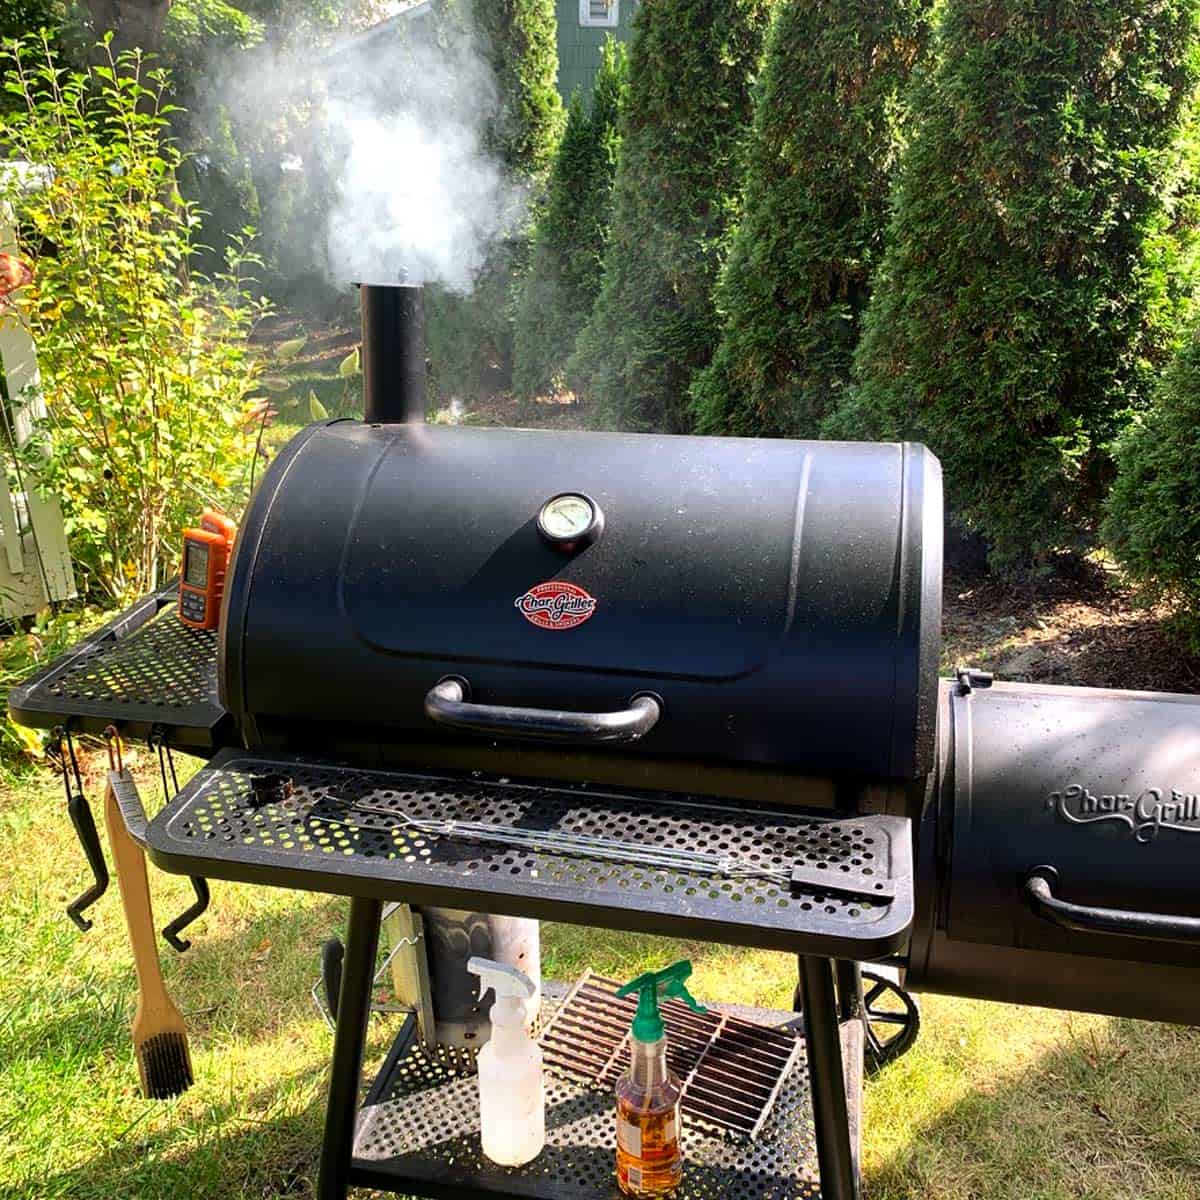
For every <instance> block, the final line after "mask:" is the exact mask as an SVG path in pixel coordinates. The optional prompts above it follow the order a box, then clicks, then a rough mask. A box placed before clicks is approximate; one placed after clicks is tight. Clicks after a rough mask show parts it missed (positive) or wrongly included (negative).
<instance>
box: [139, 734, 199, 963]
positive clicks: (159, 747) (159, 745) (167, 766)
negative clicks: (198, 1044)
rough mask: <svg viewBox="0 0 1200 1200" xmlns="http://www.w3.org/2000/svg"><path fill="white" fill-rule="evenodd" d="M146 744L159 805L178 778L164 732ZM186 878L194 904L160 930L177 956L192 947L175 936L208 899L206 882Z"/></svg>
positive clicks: (168, 796)
mask: <svg viewBox="0 0 1200 1200" xmlns="http://www.w3.org/2000/svg"><path fill="white" fill-rule="evenodd" d="M150 745H151V746H153V747H154V749H155V750H156V751H157V752H158V773H159V776H160V778H161V779H162V789H163V803H164V804H165V803H167V802H168V801H169V800H170V799H171V797H172V796H174V795H176V794H177V793H178V791H179V778H178V776H177V775H176V774H175V756H174V755H173V754H172V753H171V744H170V742H168V741H167V735H166V731H165V730H163V729H160V728H158V727H157V726H156V727H155V728H154V729H152V730H151V731H150ZM168 774H169V781H168ZM190 879H191V883H192V891H194V892H195V893H196V899H195V901H194V902H193V903H192V904H190V905H189V906H188V907H187V908H185V909H184V910H183V912H181V913H180V914H179V916H177V917H176V918H175V920H173V921H172V922H171V923H170V924H168V925H164V926H163V930H162V935H163V937H164V938H165V939H166V941H167V944H168V945H169V946H170V947H171V949H172V950H175V951H176V952H177V953H179V954H182V953H183V952H184V951H185V950H187V949H189V948H190V946H191V944H192V943H191V942H190V941H189V940H188V939H187V938H182V937H180V936H179V935H180V934H181V933H182V932H183V931H184V930H185V929H186V928H187V927H188V926H189V925H190V924H191V923H192V922H193V921H195V920H196V919H197V918H198V917H201V916H203V915H204V913H205V912H207V911H208V905H209V902H210V900H211V899H212V896H211V894H210V892H209V890H208V880H207V879H202V878H201V877H200V876H199V875H192V876H190Z"/></svg>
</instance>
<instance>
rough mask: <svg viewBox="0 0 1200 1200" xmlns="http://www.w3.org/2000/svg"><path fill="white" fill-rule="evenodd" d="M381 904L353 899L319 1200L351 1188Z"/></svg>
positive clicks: (339, 1196)
mask: <svg viewBox="0 0 1200 1200" xmlns="http://www.w3.org/2000/svg"><path fill="white" fill-rule="evenodd" d="M382 913H383V904H382V902H381V901H379V900H367V899H364V898H363V897H361V896H355V897H354V898H353V899H352V900H351V901H350V924H349V928H348V929H347V932H346V957H345V959H344V961H343V963H342V988H341V993H340V995H339V997H338V1006H337V1027H336V1029H335V1030H334V1035H333V1065H332V1066H331V1068H330V1071H329V1098H328V1101H327V1107H326V1109H325V1141H324V1143H323V1145H322V1146H321V1177H320V1182H319V1183H318V1184H317V1200H345V1197H346V1191H347V1189H348V1188H349V1186H350V1159H351V1156H352V1154H353V1151H354V1122H355V1118H356V1117H357V1115H358V1084H359V1080H360V1079H361V1077H362V1062H363V1044H364V1043H365V1042H366V1038H367V1020H368V1018H369V1017H370V1015H371V984H372V981H373V980H374V977H375V954H376V951H377V950H378V949H379V919H380V917H381V916H382Z"/></svg>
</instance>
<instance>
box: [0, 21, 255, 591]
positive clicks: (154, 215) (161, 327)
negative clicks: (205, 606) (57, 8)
mask: <svg viewBox="0 0 1200 1200" xmlns="http://www.w3.org/2000/svg"><path fill="white" fill-rule="evenodd" d="M8 54H9V57H8V61H7V62H6V64H5V65H6V67H8V69H9V77H10V83H9V85H8V86H9V89H10V91H11V92H12V94H13V95H14V96H15V97H16V98H17V99H18V100H19V101H20V107H19V108H17V109H15V110H13V111H12V112H9V113H7V114H5V115H4V116H3V118H2V119H0V139H2V140H3V142H4V143H5V144H6V145H7V147H8V148H9V150H8V152H9V154H10V155H11V156H12V157H14V158H19V159H24V160H27V161H28V162H29V163H32V164H35V166H34V167H33V169H32V171H31V172H26V173H20V172H17V171H13V170H10V171H8V172H7V173H6V174H5V175H4V176H3V177H2V197H3V199H4V200H6V201H7V202H9V203H10V204H12V205H13V206H14V208H15V209H16V210H17V212H18V214H19V216H20V239H21V244H20V247H19V250H20V252H21V255H22V257H23V258H25V259H26V260H28V261H30V262H31V263H33V266H34V278H33V282H32V283H31V284H30V285H29V286H28V287H26V288H24V289H23V290H22V291H20V292H18V293H17V294H16V310H17V314H18V316H19V318H20V319H21V320H22V321H24V322H25V323H26V324H27V325H28V327H29V329H30V332H31V333H32V335H33V338H34V340H35V342H36V344H37V348H38V359H39V363H40V366H41V373H42V390H43V394H44V399H45V404H46V410H47V415H46V417H45V418H44V419H43V420H41V421H40V422H39V423H38V428H37V436H35V438H34V439H33V441H32V442H31V443H29V447H28V453H29V454H30V456H31V459H32V461H33V462H34V463H35V464H36V466H37V469H38V471H39V473H40V476H41V479H42V481H43V484H44V486H45V488H46V489H47V490H48V491H49V492H51V493H53V494H54V495H56V496H58V497H59V498H60V500H61V501H62V505H63V511H64V514H65V516H66V521H67V533H68V537H69V540H70V545H71V550H72V553H73V554H74V556H75V560H76V565H77V567H78V568H79V569H80V570H81V572H82V575H83V577H84V580H85V583H86V586H87V588H88V590H90V591H92V592H93V593H98V594H101V595H103V596H105V597H107V598H109V599H111V600H114V601H117V600H122V599H124V598H127V597H128V596H129V595H131V594H135V593H141V592H144V591H147V590H149V589H150V588H152V587H155V586H157V585H158V584H160V583H161V582H163V580H164V579H165V578H166V577H168V576H169V575H170V574H171V573H172V572H173V570H174V568H175V566H176V564H177V554H178V547H179V540H180V539H179V532H180V529H181V528H182V526H183V525H184V524H185V523H186V522H187V520H188V519H189V518H192V517H193V516H194V515H195V514H196V512H197V511H198V510H199V509H200V508H201V507H202V505H204V504H205V503H211V504H221V505H225V506H226V507H229V506H232V505H233V504H234V503H235V501H236V500H237V499H239V498H241V497H239V496H238V489H239V486H241V485H242V484H243V481H244V472H245V470H246V468H247V467H248V466H249V462H248V455H247V450H248V445H249V440H250V436H251V435H250V434H249V433H248V432H247V429H246V424H247V420H248V418H249V417H250V415H251V413H252V411H253V409H252V406H251V405H249V404H248V403H247V400H246V397H247V393H248V392H249V391H250V390H251V389H252V387H253V385H254V382H255V377H256V375H257V372H258V365H257V363H256V361H255V359H254V358H253V357H251V355H250V354H249V352H248V348H247V344H246V338H247V335H248V333H249V331H250V328H251V326H252V324H253V322H254V320H255V318H256V317H257V316H258V315H259V313H260V312H261V311H262V310H261V306H260V305H259V304H257V303H256V302H254V301H252V300H251V299H250V297H249V296H248V294H247V292H246V290H245V287H244V285H243V282H242V280H241V277H240V272H241V271H242V270H243V269H245V268H246V267H247V266H248V265H249V263H250V262H251V261H252V260H251V259H249V258H247V257H246V255H245V254H244V253H239V254H235V255H234V256H233V257H232V258H231V260H230V263H229V268H228V271H227V272H225V273H224V274H222V275H220V276H218V277H214V278H212V279H208V278H205V277H203V276H200V275H197V274H195V273H193V272H192V271H191V270H190V259H191V257H192V252H193V249H194V244H193V238H194V232H195V229H196V227H197V223H198V220H199V216H198V214H197V212H196V210H195V208H194V207H193V206H192V205H190V204H189V203H187V202H186V201H183V200H182V199H180V197H179V195H178V193H177V192H176V191H175V182H174V181H175V173H176V171H177V170H178V168H179V166H180V161H181V160H180V154H179V152H178V150H177V149H176V148H175V147H174V146H173V145H172V144H171V143H170V142H169V141H165V140H164V139H163V138H162V136H161V134H162V131H163V129H164V127H165V124H166V120H167V117H166V113H165V112H164V105H163V100H162V97H163V94H164V90H165V88H166V86H167V81H166V79H165V77H164V76H163V75H161V74H159V73H157V72H147V71H146V70H145V69H144V66H143V64H142V61H141V59H140V57H139V56H138V55H137V54H136V53H130V54H128V55H123V56H121V58H119V59H118V60H116V61H114V60H113V59H112V58H111V57H110V58H109V59H108V63H107V65H104V64H101V65H99V66H95V67H91V68H88V69H87V70H84V71H70V70H65V69H62V68H60V67H58V66H57V65H56V64H55V63H54V61H53V58H52V56H50V54H49V51H48V50H47V48H46V47H45V46H44V45H37V44H26V45H24V46H19V45H16V46H14V47H12V48H11V49H10V51H9V52H8ZM31 180H33V181H34V182H35V183H36V184H37V185H38V186H33V187H26V186H23V184H27V183H29V182H30V181H31ZM13 399H14V401H15V402H16V403H17V404H18V405H22V404H24V403H25V402H26V401H28V400H29V399H30V398H29V397H14V398H13Z"/></svg>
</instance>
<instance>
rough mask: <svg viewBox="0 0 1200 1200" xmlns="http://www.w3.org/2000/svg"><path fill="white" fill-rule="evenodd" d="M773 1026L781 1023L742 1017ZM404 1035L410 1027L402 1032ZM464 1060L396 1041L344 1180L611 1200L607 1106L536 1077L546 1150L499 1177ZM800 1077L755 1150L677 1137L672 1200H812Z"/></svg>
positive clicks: (854, 1098) (854, 1120)
mask: <svg viewBox="0 0 1200 1200" xmlns="http://www.w3.org/2000/svg"><path fill="white" fill-rule="evenodd" d="M747 1015H749V1016H752V1017H753V1018H755V1019H760V1020H763V1021H771V1022H772V1023H778V1022H779V1021H781V1020H784V1019H785V1016H786V1015H785V1014H781V1013H775V1014H772V1013H764V1012H756V1013H748V1014H747ZM409 1024H410V1025H411V1021H410V1022H409ZM842 1033H843V1054H844V1056H845V1059H846V1063H847V1093H848V1095H847V1100H848V1104H849V1110H850V1119H851V1129H852V1131H854V1132H853V1133H852V1136H853V1137H854V1138H855V1139H857V1130H858V1129H859V1127H860V1125H859V1097H860V1088H861V1076H860V1074H859V1072H858V1070H857V1063H858V1062H859V1061H860V1057H861V1041H860V1040H859V1037H858V1027H857V1025H853V1024H852V1025H848V1026H846V1027H844V1028H843V1031H842ZM478 1122H479V1100H478V1085H477V1083H476V1080H475V1075H474V1066H473V1062H472V1058H471V1055H470V1054H469V1053H468V1052H467V1051H462V1050H459V1051H455V1050H448V1049H445V1048H443V1047H438V1048H436V1049H434V1050H425V1049H423V1048H422V1047H421V1046H420V1044H419V1043H418V1042H417V1041H416V1039H415V1038H414V1037H412V1036H411V1029H406V1030H405V1031H404V1032H403V1033H402V1034H401V1036H400V1038H398V1039H397V1042H396V1045H395V1046H394V1048H393V1051H392V1053H391V1054H390V1055H389V1056H388V1060H387V1062H386V1063H385V1065H384V1067H383V1070H382V1071H381V1072H380V1075H379V1078H378V1079H377V1080H376V1083H375V1085H374V1087H373V1088H372V1089H371V1092H370V1094H369V1095H368V1097H367V1103H366V1104H365V1105H364V1107H363V1109H362V1111H361V1113H360V1114H359V1120H358V1132H357V1136H356V1138H355V1146H354V1166H353V1169H352V1177H353V1179H354V1181H355V1182H357V1183H360V1184H363V1185H366V1186H373V1187H386V1188H390V1189H397V1190H400V1191H415V1192H420V1193H422V1194H425V1195H432V1196H439V1195H453V1196H456V1197H457V1196H466V1195H480V1194H497V1193H498V1194H501V1195H508V1196H526V1197H547V1198H553V1200H617V1198H618V1197H619V1195H620V1193H619V1192H618V1190H617V1186H616V1182H615V1180H614V1178H613V1104H612V1097H611V1096H610V1095H609V1094H608V1093H607V1092H605V1091H600V1090H595V1089H588V1088H585V1087H583V1086H582V1085H580V1084H577V1083H573V1082H568V1081H565V1080H563V1079H560V1078H558V1077H556V1076H554V1075H551V1074H547V1075H546V1148H545V1149H544V1150H543V1151H542V1153H541V1154H540V1155H539V1156H538V1158H537V1159H536V1160H535V1161H534V1162H533V1163H531V1164H529V1165H528V1166H526V1167H520V1168H506V1167H498V1166H496V1165H495V1164H494V1163H491V1162H489V1161H488V1160H487V1159H485V1158H484V1157H483V1155H482V1154H481V1152H480V1145H479V1125H478ZM817 1180H818V1172H817V1158H816V1149H815V1146H814V1144H813V1128H812V1113H811V1106H810V1101H809V1084H808V1070H807V1064H806V1062H805V1059H804V1055H803V1053H801V1054H800V1055H799V1057H798V1058H797V1060H796V1064H795V1066H794V1067H793V1068H792V1071H791V1073H790V1074H789V1076H788V1078H787V1080H786V1081H785V1082H784V1084H783V1087H782V1088H781V1089H780V1093H779V1097H778V1099H777V1101H776V1103H775V1107H774V1108H773V1109H772V1111H771V1114H770V1116H769V1117H768V1118H767V1121H766V1123H765V1125H764V1126H763V1129H762V1131H761V1133H760V1134H759V1136H758V1138H757V1139H756V1140H755V1141H753V1142H751V1141H748V1140H745V1139H739V1140H734V1139H724V1138H721V1137H716V1136H710V1135H708V1134H706V1133H703V1132H701V1131H700V1130H698V1129H696V1128H693V1127H692V1126H691V1125H687V1126H686V1128H685V1168H684V1177H683V1184H682V1186H681V1187H680V1189H679V1191H678V1192H676V1193H675V1197H676V1200H820V1194H821V1193H820V1187H819V1185H818V1182H817Z"/></svg>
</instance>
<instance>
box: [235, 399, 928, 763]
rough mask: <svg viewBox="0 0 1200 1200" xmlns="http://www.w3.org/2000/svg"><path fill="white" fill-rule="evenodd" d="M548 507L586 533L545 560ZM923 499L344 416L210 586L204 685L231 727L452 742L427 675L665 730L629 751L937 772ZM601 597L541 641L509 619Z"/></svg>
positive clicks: (856, 481) (579, 445)
mask: <svg viewBox="0 0 1200 1200" xmlns="http://www.w3.org/2000/svg"><path fill="white" fill-rule="evenodd" d="M560 492H579V493H583V494H585V495H587V496H588V497H590V498H591V499H592V500H593V501H594V502H595V503H597V504H598V505H599V507H600V508H601V509H602V510H603V513H604V529H603V532H602V534H601V535H600V536H599V538H598V539H597V540H595V541H594V542H593V543H592V544H590V545H588V546H586V547H584V548H582V549H578V550H576V551H573V552H564V551H562V550H560V549H556V548H554V547H552V546H550V545H548V544H547V543H546V541H545V540H544V539H543V538H542V537H541V536H540V534H539V532H538V530H537V527H536V517H537V513H538V511H539V509H540V508H541V506H542V504H543V503H544V502H545V501H546V500H547V499H549V498H550V497H551V496H553V495H555V494H557V493H560ZM940 536H941V492H940V471H939V468H938V465H937V462H936V460H935V459H934V458H933V457H932V456H931V455H929V454H928V452H927V451H925V450H924V449H923V448H922V447H918V446H901V445H895V444H892V445H871V444H866V443H804V442H793V441H783V440H773V441H767V440H751V439H709V438H687V437H663V436H654V435H633V434H598V433H560V432H546V431H531V430H482V429H470V428H447V427H411V426H410V427H404V428H387V427H385V428H374V429H373V428H370V427H365V426H363V425H361V424H358V423H355V422H340V423H333V424H330V425H325V426H319V427H314V428H313V429H311V430H309V431H305V432H304V433H302V434H301V435H299V436H298V438H297V440H296V442H295V443H294V444H293V445H292V446H289V448H288V450H287V451H286V452H285V453H284V454H283V455H281V457H280V459H279V460H278V461H277V463H276V464H275V465H274V466H273V468H272V470H271V471H270V472H269V473H268V477H267V478H265V479H264V481H263V484H262V486H261V487H260V489H259V491H258V493H257V494H256V496H255V498H254V500H253V502H252V504H251V508H250V511H249V513H248V514H247V519H246V521H245V523H244V527H243V536H242V539H241V540H240V542H239V547H238V552H237V557H236V561H235V563H234V564H233V567H232V569H231V578H230V586H229V604H228V612H227V621H226V643H225V647H224V654H223V666H222V676H223V678H222V687H223V694H224V695H225V696H226V698H227V701H228V702H229V704H230V706H231V708H232V710H233V711H234V712H235V714H237V715H239V718H240V719H241V720H242V722H243V725H244V726H245V728H246V729H247V730H248V731H250V735H251V736H250V738H249V740H251V741H252V740H253V729H254V728H255V726H256V725H258V724H259V723H260V722H265V723H267V724H270V725H272V726H273V727H275V728H278V727H280V725H281V724H282V725H283V726H286V725H287V724H288V723H289V722H295V723H303V724H305V725H310V726H311V725H313V724H314V723H317V724H319V723H335V724H337V725H339V726H341V727H343V728H346V727H353V726H355V725H358V726H361V727H364V728H365V727H368V726H369V727H372V728H376V729H378V728H380V727H383V728H393V729H396V730H402V731H404V732H405V733H406V734H415V735H417V736H429V737H443V736H452V737H463V736H466V735H462V734H454V735H446V734H444V732H443V731H442V730H440V729H439V728H438V727H436V726H434V725H433V724H432V723H431V722H429V720H428V718H427V717H426V716H425V714H424V711H423V701H424V697H425V694H426V692H427V691H428V690H429V689H430V688H431V687H432V686H433V685H434V684H435V683H436V682H437V681H438V680H439V679H440V678H442V677H444V676H446V675H450V674H452V675H456V676H461V677H463V678H465V679H467V680H468V681H469V683H470V685H471V698H472V699H473V700H476V701H478V702H481V703H491V704H506V705H519V706H528V707H539V708H560V709H578V710H586V711H604V710H613V709H618V708H620V707H622V705H624V704H625V703H627V702H628V700H629V698H630V697H631V696H633V695H635V694H637V693H640V692H647V691H648V692H653V693H655V694H657V695H659V696H661V697H662V699H663V701H664V715H663V717H662V719H661V721H660V722H659V724H658V725H657V726H656V727H655V728H654V729H653V730H652V731H651V733H650V734H648V735H647V736H646V737H645V739H644V740H643V741H642V742H640V743H637V747H636V748H637V749H638V750H639V751H641V750H644V751H645V752H646V753H653V754H665V755H688V756H689V757H693V758H695V757H700V758H714V759H721V760H724V761H733V762H743V761H745V762H757V763H761V764H773V765H779V766H784V767H788V768H796V769H804V770H810V771H821V772H822V773H828V772H829V771H849V772H854V773H858V774H866V775H882V776H888V777H900V778H912V777H915V776H917V775H919V774H922V773H923V772H924V771H925V770H927V768H928V764H929V760H930V756H931V745H930V743H931V740H932V739H931V733H932V722H933V717H934V713H933V707H934V693H935V686H936V666H937V662H936V660H937V650H938V639H939V628H940V619H939V618H940V579H941V544H940ZM553 581H565V582H568V583H571V584H573V585H575V586H576V587H578V588H579V589H581V590H582V591H583V592H584V593H586V594H587V595H588V596H589V597H591V598H593V599H594V600H595V605H594V611H593V612H592V613H591V615H590V616H588V618H587V619H586V620H583V621H581V622H579V623H578V624H575V625H574V626H573V627H571V628H550V629H547V628H541V627H539V626H538V625H536V624H535V623H533V622H531V621H530V620H528V619H527V618H526V616H525V615H524V614H523V613H522V611H521V609H520V607H519V606H518V604H517V602H518V600H519V598H520V597H521V596H522V595H523V594H525V593H527V592H529V591H530V590H531V589H536V587H537V585H539V584H543V583H548V582H553Z"/></svg>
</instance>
